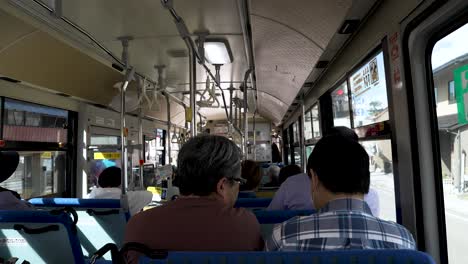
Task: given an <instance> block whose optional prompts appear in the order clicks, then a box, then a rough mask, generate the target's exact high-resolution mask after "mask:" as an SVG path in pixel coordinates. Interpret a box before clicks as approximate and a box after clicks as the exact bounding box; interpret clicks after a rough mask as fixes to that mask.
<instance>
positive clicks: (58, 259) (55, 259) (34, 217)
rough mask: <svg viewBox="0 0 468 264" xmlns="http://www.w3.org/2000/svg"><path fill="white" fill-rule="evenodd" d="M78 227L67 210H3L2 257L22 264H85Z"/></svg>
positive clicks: (0, 222) (0, 215) (0, 217)
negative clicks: (26, 263) (16, 260)
mask: <svg viewBox="0 0 468 264" xmlns="http://www.w3.org/2000/svg"><path fill="white" fill-rule="evenodd" d="M76 232H77V230H76V227H75V226H74V223H73V221H72V219H71V218H70V216H68V215H67V214H66V213H63V212H62V213H57V214H51V213H50V212H46V211H0V257H2V258H3V259H8V258H11V257H17V258H19V259H20V260H19V261H18V263H21V262H22V261H24V260H27V261H29V262H30V263H72V261H73V260H74V261H73V262H74V263H85V262H84V257H83V252H82V251H81V247H80V242H79V240H78V237H77V234H76Z"/></svg>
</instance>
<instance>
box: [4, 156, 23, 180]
mask: <svg viewBox="0 0 468 264" xmlns="http://www.w3.org/2000/svg"><path fill="white" fill-rule="evenodd" d="M18 163H19V155H18V152H16V151H0V183H2V182H4V181H6V180H7V179H8V178H10V176H11V175H12V174H13V172H15V171H16V168H17V167H18Z"/></svg>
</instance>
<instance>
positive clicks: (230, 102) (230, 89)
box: [228, 84, 234, 137]
mask: <svg viewBox="0 0 468 264" xmlns="http://www.w3.org/2000/svg"><path fill="white" fill-rule="evenodd" d="M233 92H234V87H232V84H231V87H229V120H228V121H229V136H231V137H232V127H233V126H234V124H233V122H232V93H233Z"/></svg>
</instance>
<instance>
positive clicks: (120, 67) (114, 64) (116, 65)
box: [112, 63, 124, 72]
mask: <svg viewBox="0 0 468 264" xmlns="http://www.w3.org/2000/svg"><path fill="white" fill-rule="evenodd" d="M112 68H114V69H116V70H118V71H119V72H123V70H124V69H123V67H122V66H120V65H119V64H117V63H112Z"/></svg>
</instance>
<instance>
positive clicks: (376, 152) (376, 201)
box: [361, 139, 396, 222]
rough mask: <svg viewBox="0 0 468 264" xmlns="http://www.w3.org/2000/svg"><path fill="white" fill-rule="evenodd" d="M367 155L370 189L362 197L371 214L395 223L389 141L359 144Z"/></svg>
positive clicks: (393, 187) (393, 186) (393, 185)
mask: <svg viewBox="0 0 468 264" xmlns="http://www.w3.org/2000/svg"><path fill="white" fill-rule="evenodd" d="M361 144H362V146H363V147H364V149H365V150H366V151H367V154H368V155H369V170H370V173H371V177H370V189H369V193H368V194H367V195H366V196H365V197H364V198H365V200H366V202H367V203H368V204H369V207H370V208H371V210H372V212H373V213H374V214H377V215H376V216H377V217H379V218H382V219H385V220H391V221H394V222H396V206H395V184H394V179H393V166H392V145H391V141H390V140H389V139H386V140H373V141H363V142H361Z"/></svg>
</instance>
